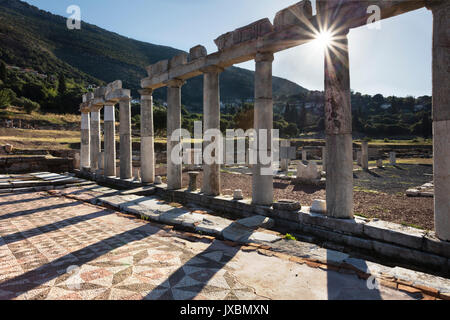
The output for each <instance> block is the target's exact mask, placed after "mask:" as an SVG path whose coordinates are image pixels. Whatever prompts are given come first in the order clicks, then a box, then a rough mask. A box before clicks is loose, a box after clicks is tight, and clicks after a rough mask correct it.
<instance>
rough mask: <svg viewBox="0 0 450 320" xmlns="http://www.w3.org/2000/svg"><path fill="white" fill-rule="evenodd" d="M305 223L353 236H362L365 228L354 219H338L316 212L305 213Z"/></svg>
mask: <svg viewBox="0 0 450 320" xmlns="http://www.w3.org/2000/svg"><path fill="white" fill-rule="evenodd" d="M303 223H305V224H309V225H314V226H317V227H320V228H327V229H329V230H332V231H333V232H338V233H347V234H352V235H362V234H363V226H364V224H363V223H360V222H359V221H358V222H357V221H355V220H354V219H338V218H333V217H328V216H324V215H323V214H318V213H315V212H310V213H308V212H303Z"/></svg>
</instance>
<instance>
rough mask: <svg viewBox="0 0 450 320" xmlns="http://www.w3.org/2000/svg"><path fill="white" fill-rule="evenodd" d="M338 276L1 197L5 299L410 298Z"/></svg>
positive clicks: (82, 210)
mask: <svg viewBox="0 0 450 320" xmlns="http://www.w3.org/2000/svg"><path fill="white" fill-rule="evenodd" d="M274 266H276V268H274ZM256 269H257V270H258V272H255V270H256ZM280 270H284V271H283V272H282V274H281V273H280V272H281V271H280ZM334 277H335V278H332V277H331V278H330V274H327V272H326V271H323V270H320V269H314V268H309V267H307V266H304V265H298V264H294V263H291V262H289V261H282V260H280V259H277V258H275V257H265V256H261V255H258V254H257V253H255V252H252V253H250V252H243V251H240V250H238V249H237V248H234V247H231V246H228V245H226V244H225V243H223V242H221V241H218V240H214V241H212V240H206V239H204V240H202V241H200V240H197V241H194V240H192V239H189V238H187V237H186V236H183V233H182V232H174V231H170V230H169V229H164V228H163V226H162V225H154V224H150V223H148V222H146V221H142V220H138V219H134V218H132V217H130V216H124V215H122V214H120V213H117V212H115V211H112V210H109V209H105V208H102V207H98V206H94V205H90V204H86V203H83V202H80V201H76V200H73V199H67V198H64V197H56V196H50V195H49V194H48V193H45V192H33V193H23V194H0V300H5V299H58V300H62V299H71V300H79V299H102V300H107V299H113V300H119V299H127V300H130V299H152V300H155V299H163V300H170V299H177V300H187V299H202V300H203V299H233V300H240V299H245V300H257V299H326V298H327V297H328V298H330V297H331V295H333V296H334V297H337V298H343V297H344V298H345V297H347V296H348V297H351V294H350V293H351V292H354V293H358V295H361V296H367V298H400V299H403V298H407V296H406V295H404V294H401V293H399V292H396V291H389V290H387V289H386V290H387V291H386V290H385V291H384V292H383V293H382V294H381V293H379V292H375V291H368V289H367V288H366V285H365V282H364V281H361V280H359V279H358V278H357V277H356V276H350V275H345V274H339V273H335V274H334ZM330 279H334V280H333V281H335V283H336V284H337V285H336V287H335V288H333V291H331V290H330V288H331V286H330ZM327 281H328V282H327ZM343 283H345V285H342V284H343ZM343 290H344V291H343Z"/></svg>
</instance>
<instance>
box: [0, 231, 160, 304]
mask: <svg viewBox="0 0 450 320" xmlns="http://www.w3.org/2000/svg"><path fill="white" fill-rule="evenodd" d="M158 231H160V229H159V228H155V227H152V226H150V225H148V224H145V225H143V226H139V227H137V228H134V229H131V230H128V231H125V232H122V233H120V234H116V235H114V236H112V237H109V238H107V239H104V240H101V241H98V242H96V243H94V244H92V245H89V246H86V247H84V248H82V249H80V250H77V251H74V252H71V253H69V254H67V255H65V256H63V257H61V258H59V259H56V260H54V261H51V262H49V263H47V264H45V265H42V266H40V267H38V268H36V269H33V270H30V271H28V272H26V273H24V274H22V275H20V276H17V277H15V278H12V279H9V280H6V281H3V282H2V283H0V292H1V291H6V292H10V293H4V296H1V298H0V299H13V298H15V297H18V296H19V295H21V294H22V293H23V292H26V291H30V290H33V289H35V288H37V287H39V286H41V285H43V284H44V283H46V282H48V281H50V280H53V279H55V278H57V277H59V276H61V275H62V274H65V273H67V268H69V267H70V266H73V265H79V266H81V265H83V264H86V263H88V262H90V261H92V260H94V259H96V258H98V257H100V256H102V255H104V254H106V253H108V252H110V251H112V250H114V249H117V248H120V247H122V246H124V245H126V244H127V243H130V242H134V241H139V240H142V239H145V238H147V237H149V236H150V235H152V234H155V233H157V232H158Z"/></svg>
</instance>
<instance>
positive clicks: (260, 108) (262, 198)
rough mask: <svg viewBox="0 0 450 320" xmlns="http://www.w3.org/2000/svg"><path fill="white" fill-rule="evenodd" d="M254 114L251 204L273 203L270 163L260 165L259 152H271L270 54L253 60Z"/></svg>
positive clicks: (260, 54) (258, 55)
mask: <svg viewBox="0 0 450 320" xmlns="http://www.w3.org/2000/svg"><path fill="white" fill-rule="evenodd" d="M255 61H256V67H255V112H254V113H255V114H254V127H255V130H256V133H257V138H258V147H257V151H258V157H257V161H256V164H255V165H254V166H253V168H252V170H253V181H252V203H253V204H257V205H267V206H268V205H271V204H272V203H273V173H272V161H270V163H269V164H262V163H261V154H260V153H261V152H266V151H267V152H268V154H269V155H270V154H271V151H272V132H271V130H272V128H273V101H272V62H273V54H272V53H258V54H257V55H256V58H255ZM260 130H267V131H268V132H267V150H261V141H260V140H261V139H260ZM262 170H263V171H265V172H262Z"/></svg>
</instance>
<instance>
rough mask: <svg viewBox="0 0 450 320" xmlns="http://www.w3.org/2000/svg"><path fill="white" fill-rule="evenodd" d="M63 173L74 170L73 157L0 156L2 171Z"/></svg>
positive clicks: (0, 171)
mask: <svg viewBox="0 0 450 320" xmlns="http://www.w3.org/2000/svg"><path fill="white" fill-rule="evenodd" d="M44 171H45V172H55V173H63V172H69V171H73V159H72V158H46V157H45V156H29V157H20V156H12V157H0V173H1V174H5V173H32V172H44Z"/></svg>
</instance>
